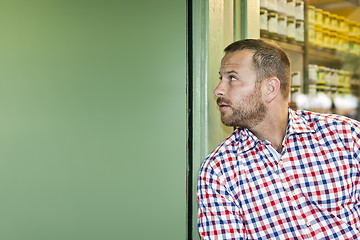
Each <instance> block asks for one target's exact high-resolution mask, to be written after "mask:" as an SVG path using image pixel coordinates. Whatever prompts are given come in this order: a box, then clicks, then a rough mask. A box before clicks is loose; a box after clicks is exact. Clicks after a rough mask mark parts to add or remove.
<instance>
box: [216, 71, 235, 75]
mask: <svg viewBox="0 0 360 240" xmlns="http://www.w3.org/2000/svg"><path fill="white" fill-rule="evenodd" d="M230 73H237V72H236V71H235V70H231V71H227V72H225V74H230ZM219 75H221V73H220V71H219Z"/></svg>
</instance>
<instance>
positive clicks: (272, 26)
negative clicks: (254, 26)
mask: <svg viewBox="0 0 360 240" xmlns="http://www.w3.org/2000/svg"><path fill="white" fill-rule="evenodd" d="M268 31H269V33H272V34H277V33H278V14H277V12H273V11H269V12H268Z"/></svg>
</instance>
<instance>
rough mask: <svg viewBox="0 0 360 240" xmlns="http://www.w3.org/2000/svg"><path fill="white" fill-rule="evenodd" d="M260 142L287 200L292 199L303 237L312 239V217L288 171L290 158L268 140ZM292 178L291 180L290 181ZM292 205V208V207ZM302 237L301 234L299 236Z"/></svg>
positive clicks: (296, 220) (295, 216)
mask: <svg viewBox="0 0 360 240" xmlns="http://www.w3.org/2000/svg"><path fill="white" fill-rule="evenodd" d="M260 143H261V144H262V145H263V146H264V147H265V148H266V149H267V153H266V152H265V155H266V156H267V161H268V163H270V164H271V165H273V171H274V175H275V178H276V181H277V182H280V183H281V185H282V187H283V189H284V190H285V191H286V193H287V195H288V197H287V198H286V199H287V200H289V199H290V201H291V203H290V204H289V206H291V207H292V209H293V214H294V215H293V217H292V220H293V221H295V222H296V223H297V225H298V226H299V227H300V229H299V228H298V230H299V232H301V237H302V238H303V239H312V237H311V232H310V229H309V227H310V226H311V222H312V220H313V219H312V217H311V216H310V215H308V214H307V213H308V211H303V208H304V207H301V206H306V202H304V200H305V199H304V197H303V198H301V197H300V196H301V195H300V194H301V191H300V189H299V188H297V187H296V186H297V185H296V184H293V183H292V182H291V180H290V179H291V178H289V176H288V175H287V173H286V167H287V165H288V160H287V159H286V158H284V157H282V156H281V155H280V154H279V153H278V152H277V151H276V150H275V149H274V148H273V147H272V145H271V144H270V143H269V142H267V141H260ZM289 180H290V181H289ZM291 207H290V209H291ZM299 237H300V236H299Z"/></svg>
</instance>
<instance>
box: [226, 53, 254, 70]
mask: <svg viewBox="0 0 360 240" xmlns="http://www.w3.org/2000/svg"><path fill="white" fill-rule="evenodd" d="M253 54H254V53H253V52H252V51H249V50H242V51H236V52H230V53H227V54H226V55H225V56H224V57H223V58H222V59H221V67H220V71H221V72H227V71H231V70H234V69H237V68H239V67H242V66H245V67H249V65H251V64H252V56H253Z"/></svg>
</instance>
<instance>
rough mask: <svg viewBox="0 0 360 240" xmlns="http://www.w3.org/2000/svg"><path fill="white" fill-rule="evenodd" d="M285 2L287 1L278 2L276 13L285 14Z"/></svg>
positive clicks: (280, 0) (279, 0)
mask: <svg viewBox="0 0 360 240" xmlns="http://www.w3.org/2000/svg"><path fill="white" fill-rule="evenodd" d="M286 2H287V0H278V3H277V5H278V13H283V14H286Z"/></svg>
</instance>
